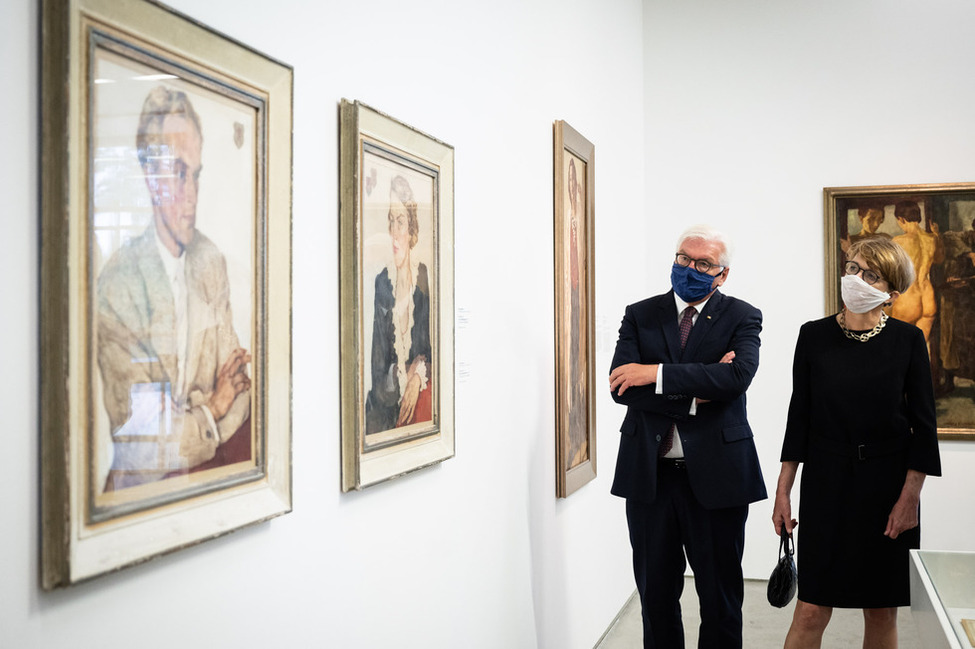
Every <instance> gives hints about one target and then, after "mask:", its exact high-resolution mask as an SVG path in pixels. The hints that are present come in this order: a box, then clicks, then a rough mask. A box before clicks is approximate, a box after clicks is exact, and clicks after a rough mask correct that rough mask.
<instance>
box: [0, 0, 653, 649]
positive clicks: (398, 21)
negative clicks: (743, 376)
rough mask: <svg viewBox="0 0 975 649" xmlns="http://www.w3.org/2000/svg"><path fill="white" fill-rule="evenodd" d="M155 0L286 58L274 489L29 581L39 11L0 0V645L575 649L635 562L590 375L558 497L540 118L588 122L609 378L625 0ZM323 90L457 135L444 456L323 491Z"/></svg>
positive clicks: (328, 326) (625, 240)
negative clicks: (278, 505) (103, 571)
mask: <svg viewBox="0 0 975 649" xmlns="http://www.w3.org/2000/svg"><path fill="white" fill-rule="evenodd" d="M172 4H173V5H174V6H175V7H176V8H177V9H179V10H181V11H183V12H185V13H187V14H188V15H189V16H191V17H192V18H193V19H195V20H198V21H200V22H202V23H204V24H207V25H209V26H210V27H212V28H214V29H215V30H218V31H220V32H222V33H224V34H226V35H228V36H230V37H232V38H234V39H236V40H239V41H241V42H243V43H246V44H248V45H250V46H252V47H254V48H255V49H257V50H259V51H262V52H264V53H266V54H268V55H269V56H272V57H274V58H275V59H277V60H280V61H283V62H285V63H287V64H289V65H291V66H293V68H294V72H295V84H294V106H295V109H294V191H293V199H294V201H293V232H294V237H293V238H294V246H293V252H294V255H293V277H294V280H293V282H294V283H293V322H294V325H293V326H294V329H293V343H294V361H293V367H294V377H293V413H294V429H293V464H294V471H293V476H294V511H293V512H292V513H291V514H289V515H287V516H284V517H281V518H278V519H275V520H273V521H270V522H268V523H264V524H260V525H257V526H254V527H251V528H248V529H245V530H241V531H238V532H236V533H233V534H231V535H229V536H226V537H223V538H220V539H217V540H214V541H210V542H207V543H205V544H202V545H199V546H196V547H194V548H190V549H188V550H184V551H180V552H177V553H175V554H172V555H169V556H166V557H162V558H159V559H156V560H153V561H151V562H149V563H147V564H145V565H141V566H137V567H134V568H129V569H126V570H124V571H122V572H120V573H117V574H113V575H109V576H106V577H101V578H98V579H96V580H94V581H92V582H90V583H85V584H81V585H78V586H74V587H72V588H70V589H67V590H63V591H60V592H55V593H50V594H48V593H43V592H40V591H39V590H38V586H37V583H38V579H37V573H38V569H37V561H38V543H39V541H38V530H37V527H38V526H37V520H38V506H39V505H38V493H37V492H38V483H39V471H41V470H44V467H39V466H38V462H39V460H38V451H37V449H38V443H37V431H38V414H37V413H38V410H39V408H43V407H45V404H44V403H43V398H42V396H41V395H39V393H38V388H37V384H38V369H37V368H38V336H37V329H38V323H39V315H38V298H39V286H38V264H39V247H38V196H37V191H38V190H37V186H38V174H39V171H38V147H37V139H38V133H37V113H38V110H39V97H38V91H37V74H38V61H39V58H38V52H37V29H38V10H37V7H36V5H37V3H36V2H34V0H8V1H6V2H4V3H3V5H2V8H0V15H2V18H3V19H2V21H0V24H2V27H0V29H2V30H3V31H2V39H0V40H2V43H3V45H2V47H3V52H4V57H3V59H2V62H0V66H2V70H3V78H4V79H5V80H6V81H5V83H6V84H7V87H8V93H7V98H8V100H7V101H5V102H4V107H3V109H2V111H3V112H2V114H3V116H4V120H3V123H4V125H5V129H4V139H3V142H4V147H3V150H2V153H0V160H2V162H0V165H2V172H3V173H2V177H3V178H4V179H5V180H4V183H3V186H4V195H5V196H6V199H7V200H6V204H5V209H4V213H3V216H2V218H3V222H4V225H5V236H4V237H2V238H0V242H2V243H0V246H2V253H0V260H2V261H0V264H2V266H0V271H2V272H0V277H2V279H0V282H2V286H3V288H2V294H3V296H4V303H5V304H6V305H7V307H6V308H5V309H4V318H3V319H2V323H3V324H2V331H3V334H4V335H3V336H2V338H0V340H2V341H3V342H2V355H0V357H2V358H3V359H4V363H3V367H5V368H6V369H7V371H5V372H3V373H2V374H0V377H2V378H0V381H2V385H0V394H2V395H3V396H2V399H3V406H4V411H5V412H6V413H7V419H6V421H5V425H4V427H3V429H4V431H6V438H7V440H8V443H7V445H6V446H5V447H4V452H3V453H0V485H2V489H3V491H2V492H0V493H2V494H3V496H2V497H3V500H2V502H3V512H4V516H3V519H2V521H3V522H2V528H3V530H4V533H3V534H0V566H2V571H0V576H2V578H0V647H3V648H4V649H6V648H7V647H10V648H18V649H19V648H20V647H45V648H56V647H95V646H98V647H102V646H126V645H127V644H135V645H138V646H142V647H172V646H186V647H203V646H216V647H231V646H236V647H262V646H271V645H273V646H294V647H341V648H343V649H345V648H359V647H361V648H366V649H371V648H381V647H443V648H454V647H482V648H484V649H489V648H490V649H493V648H497V647H553V648H560V649H561V648H573V647H578V648H583V647H592V646H593V645H594V644H595V643H596V641H597V640H598V639H599V637H600V636H601V634H602V633H603V632H604V631H605V630H606V628H607V626H608V625H609V623H610V622H611V621H612V619H613V617H614V616H615V615H616V613H617V612H618V611H619V609H620V608H621V607H622V605H623V604H624V602H625V601H626V599H627V598H628V597H629V595H630V593H631V592H632V590H633V585H632V578H631V576H630V569H629V558H628V551H629V548H628V541H627V536H626V526H625V522H624V513H623V503H622V501H620V500H619V499H617V498H614V497H613V496H611V495H610V494H609V486H610V482H611V477H612V468H613V463H614V460H615V454H616V441H617V440H616V436H617V434H616V432H615V428H614V424H615V423H616V422H617V421H618V419H619V417H618V415H619V413H618V412H615V411H614V410H615V409H614V408H613V406H612V403H611V401H610V400H609V398H608V394H602V393H601V394H600V399H601V400H600V403H599V404H598V406H597V414H598V417H599V427H600V429H601V430H605V431H606V432H605V433H603V434H602V435H601V437H600V439H599V442H598V447H597V453H598V455H597V460H598V462H599V464H598V466H599V477H598V479H597V480H596V481H594V482H592V483H590V484H589V485H587V486H585V487H584V488H583V489H581V490H580V491H578V492H577V493H576V494H574V495H573V496H572V497H571V498H570V499H567V500H561V501H557V500H556V498H555V468H554V458H555V440H554V428H555V412H554V408H555V404H554V386H555V373H554V327H555V324H554V321H553V319H554V283H553V282H554V280H553V275H554V255H553V230H554V226H553V180H552V179H553V170H552V164H553V163H552V160H553V122H554V121H555V120H557V119H564V120H566V121H567V122H568V123H569V124H571V125H572V126H573V127H575V128H576V129H577V130H579V131H580V132H582V133H583V134H584V135H585V136H586V137H587V138H589V139H590V140H591V141H592V142H593V143H594V144H595V146H596V158H595V159H596V190H595V191H596V200H597V205H598V207H597V219H599V223H600V225H599V227H598V230H597V239H596V246H597V248H596V259H597V263H598V264H599V266H598V271H597V281H598V286H597V293H596V295H597V298H596V299H597V310H598V312H599V313H604V312H605V313H613V316H612V318H610V320H611V322H610V323H609V324H605V325H601V326H605V327H609V328H610V330H611V331H610V332H609V335H608V337H607V336H606V335H604V336H603V337H602V338H601V344H600V348H599V350H598V353H599V358H598V362H599V365H600V368H601V370H600V371H599V375H600V376H605V373H606V372H607V371H608V365H609V362H610V358H609V354H610V353H611V351H612V342H613V336H614V332H615V328H616V322H618V320H617V316H616V315H615V312H616V311H617V310H618V307H619V306H620V305H622V304H623V302H624V300H625V296H626V295H627V294H628V293H630V292H631V291H632V288H631V287H632V285H633V284H634V283H639V282H640V279H641V278H640V277H639V275H642V272H643V270H642V269H643V267H644V265H645V261H644V246H643V245H642V244H643V239H644V238H645V234H646V232H647V231H648V229H647V227H646V225H645V219H644V212H645V210H644V206H643V200H644V198H643V197H644V194H643V189H642V187H643V179H644V172H643V162H644V151H643V140H644V137H643V128H642V122H643V50H642V47H643V33H642V12H643V8H642V5H641V4H640V2H639V0H625V1H618V0H614V1H613V2H609V3H604V2H599V1H597V0H577V1H570V2H564V1H555V0H551V1H549V0H531V1H528V2H525V1H523V0H504V1H502V2H494V3H473V2H442V1H438V0H415V1H414V2H409V3H404V2H398V1H394V0H379V1H377V2H369V3H354V2H335V1H331V0H329V1H326V2H310V1H307V0H305V1H298V0H280V1H278V2H264V1H256V0H243V1H242V0H222V1H214V0H209V1H207V2H196V1H193V0H179V1H176V2H173V3H172ZM343 97H345V98H348V99H358V100H360V101H363V102H365V103H367V104H369V105H371V106H373V107H375V108H377V109H379V110H381V111H384V112H386V113H388V114H390V115H391V116H393V117H395V118H397V119H399V120H401V121H403V122H405V123H407V124H409V125H411V126H414V127H416V128H418V129H420V130H422V131H424V132H426V133H429V134H430V135H432V136H434V137H436V138H438V139H440V140H443V141H445V142H447V143H448V144H450V145H452V146H453V147H454V148H455V156H456V168H455V178H456V184H455V196H456V202H455V215H456V216H455V229H456V237H455V247H456V274H455V284H454V289H455V295H456V307H457V313H456V324H455V326H456V358H457V382H456V392H455V394H456V409H457V412H456V438H457V442H456V450H457V455H456V457H455V458H453V459H450V460H448V461H447V462H445V463H443V464H442V465H439V466H435V467H432V468H429V469H426V470H423V471H420V472H417V473H415V474H412V475H409V476H406V477H403V478H400V479H397V480H395V481H392V482H390V483H387V484H382V485H379V486H375V487H371V488H369V489H367V490H365V491H363V492H361V493H353V494H346V495H343V494H341V493H340V488H339V485H340V480H339V424H340V420H339V317H340V316H339V312H338V305H339V296H338V292H339V285H338V268H339V249H338V102H339V100H340V99H341V98H343ZM203 191H206V188H205V186H204V188H203ZM206 219H207V215H205V214H200V215H199V221H198V223H199V225H200V228H201V230H204V231H205V225H204V224H205V222H206ZM612 321H616V322H612ZM602 333H605V332H602ZM603 339H605V340H603Z"/></svg>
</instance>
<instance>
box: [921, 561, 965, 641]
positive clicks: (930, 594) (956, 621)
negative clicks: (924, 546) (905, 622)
mask: <svg viewBox="0 0 975 649" xmlns="http://www.w3.org/2000/svg"><path fill="white" fill-rule="evenodd" d="M911 614H912V616H913V617H914V622H915V624H916V625H917V630H918V635H919V636H920V638H921V641H922V642H923V643H924V646H925V648H926V649H934V648H935V647H939V648H940V647H948V648H949V649H967V648H969V647H975V553H973V552H934V551H930V550H911Z"/></svg>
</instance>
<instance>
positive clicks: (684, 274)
mask: <svg viewBox="0 0 975 649" xmlns="http://www.w3.org/2000/svg"><path fill="white" fill-rule="evenodd" d="M712 284H714V276H713V275H708V274H707V273H702V272H701V271H699V270H697V269H694V268H691V267H690V266H680V265H678V264H674V267H673V269H672V270H671V271H670V285H671V286H673V287H674V293H677V297H679V298H680V299H682V300H684V301H685V302H698V301H700V300H703V299H704V298H706V297H707V296H708V294H709V293H710V292H711V285H712Z"/></svg>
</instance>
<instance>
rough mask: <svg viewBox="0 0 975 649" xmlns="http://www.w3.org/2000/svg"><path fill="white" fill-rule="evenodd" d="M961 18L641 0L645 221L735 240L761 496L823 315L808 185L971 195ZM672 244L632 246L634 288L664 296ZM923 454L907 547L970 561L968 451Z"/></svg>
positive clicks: (973, 139) (918, 8)
mask: <svg viewBox="0 0 975 649" xmlns="http://www.w3.org/2000/svg"><path fill="white" fill-rule="evenodd" d="M973 20H975V5H973V4H972V3H970V2H966V1H964V0H931V1H930V2H923V3H922V2H915V1H910V0H905V1H901V0H882V1H881V0H869V1H868V0H856V1H852V2H851V1H850V0H826V1H824V2H815V3H809V2H801V1H799V0H785V1H782V0H768V1H765V0H747V1H745V2H722V1H720V0H647V1H646V2H645V3H644V28H645V29H644V72H645V79H646V94H645V99H644V101H645V111H646V112H645V115H646V119H645V120H644V133H645V138H646V139H645V142H646V159H645V166H646V180H645V183H644V192H645V197H646V199H645V201H646V208H647V218H648V224H649V226H650V228H651V230H652V231H656V230H657V229H658V228H659V229H660V230H661V231H667V232H668V233H669V231H670V230H672V229H673V227H674V225H673V223H674V221H678V222H684V221H687V220H697V219H700V220H706V221H710V222H713V223H715V224H717V225H720V226H721V227H724V228H726V229H728V230H729V231H730V232H731V233H732V234H733V235H734V236H735V238H736V240H737V243H738V250H737V256H736V261H735V263H734V264H733V269H732V271H731V274H730V276H729V279H728V282H727V283H726V284H725V286H724V290H726V292H728V293H731V294H734V295H737V296H739V297H742V298H744V299H746V300H748V301H750V302H752V303H753V304H755V305H756V306H758V307H760V308H761V309H762V311H763V314H764V330H763V332H762V360H761V365H760V367H759V371H758V374H757V376H756V377H755V380H754V382H753V383H752V386H751V389H750V390H749V393H748V406H749V418H750V421H751V424H752V427H753V429H754V431H755V438H756V443H757V444H758V447H759V453H760V457H761V460H762V467H763V470H764V472H765V479H766V483H767V484H768V489H769V494H770V495H771V494H773V493H774V489H775V480H776V478H777V476H778V469H779V464H778V460H779V451H780V450H781V443H782V434H783V431H784V428H785V420H786V412H787V409H788V403H789V397H790V394H791V382H792V374H791V371H792V354H793V349H794V345H795V340H796V335H797V334H798V331H799V327H800V326H801V325H802V323H804V322H806V321H808V320H813V319H816V318H820V317H822V316H824V315H826V312H825V306H824V288H823V283H824V280H823V273H824V264H823V255H824V244H823V199H822V191H823V188H824V187H837V186H859V185H900V184H914V183H942V182H964V181H968V182H971V181H975V155H973V151H975V111H973V109H972V107H973V106H975V86H973V85H972V84H969V83H966V81H965V79H966V78H967V76H968V71H969V68H970V63H971V61H973V60H975V41H973V40H972V38H971V37H970V33H969V31H970V30H969V27H970V25H971V24H972V21H973ZM673 245H674V244H673V241H671V240H670V239H669V238H668V237H664V238H663V239H662V240H660V241H659V242H657V243H655V244H654V245H651V246H649V248H648V253H649V254H648V256H647V261H648V271H647V272H648V276H649V277H651V278H652V281H650V282H648V284H647V286H648V288H647V291H648V292H658V291H660V290H663V289H665V288H666V284H667V281H668V277H669V275H668V268H667V265H668V264H669V260H668V255H670V254H672V248H673ZM856 398H857V395H856V394H851V395H850V399H851V400H852V399H856ZM605 437H606V436H605V435H604V438H605ZM941 456H942V464H943V471H944V477H942V478H935V479H929V480H928V481H927V482H926V484H925V487H924V491H923V492H922V496H921V501H922V504H921V512H922V515H921V521H922V533H921V543H922V546H923V547H925V548H930V549H944V550H975V541H973V540H972V539H973V533H975V518H973V517H972V514H971V512H972V511H973V509H975V471H973V463H975V443H973V442H950V441H944V442H942V443H941ZM798 491H799V490H798V485H797V486H796V488H795V489H794V494H793V497H794V500H793V514H795V513H796V509H795V507H796V505H797V500H796V497H797V495H798ZM771 515H772V500H771V499H769V500H767V501H764V502H762V503H758V504H757V505H755V506H753V507H752V508H751V511H750V513H749V521H748V526H747V534H746V548H745V553H746V556H745V574H746V576H749V577H762V578H766V577H767V576H768V573H769V572H770V571H771V568H772V565H773V559H774V557H775V554H776V550H777V547H778V538H777V537H776V536H775V533H774V531H773V529H772V525H771ZM799 534H800V535H801V534H802V522H801V519H800V523H799Z"/></svg>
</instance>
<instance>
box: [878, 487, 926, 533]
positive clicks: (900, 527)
mask: <svg viewBox="0 0 975 649" xmlns="http://www.w3.org/2000/svg"><path fill="white" fill-rule="evenodd" d="M919 503H920V498H917V497H912V496H911V495H910V494H905V493H903V492H901V496H900V498H898V499H897V502H896V503H894V508H893V509H891V510H890V516H888V517H887V529H886V530H884V536H889V537H890V538H892V539H896V538H897V537H898V536H900V533H901V532H906V531H907V530H910V529H914V528H915V527H917V525H918V514H917V510H918V504H919Z"/></svg>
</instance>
